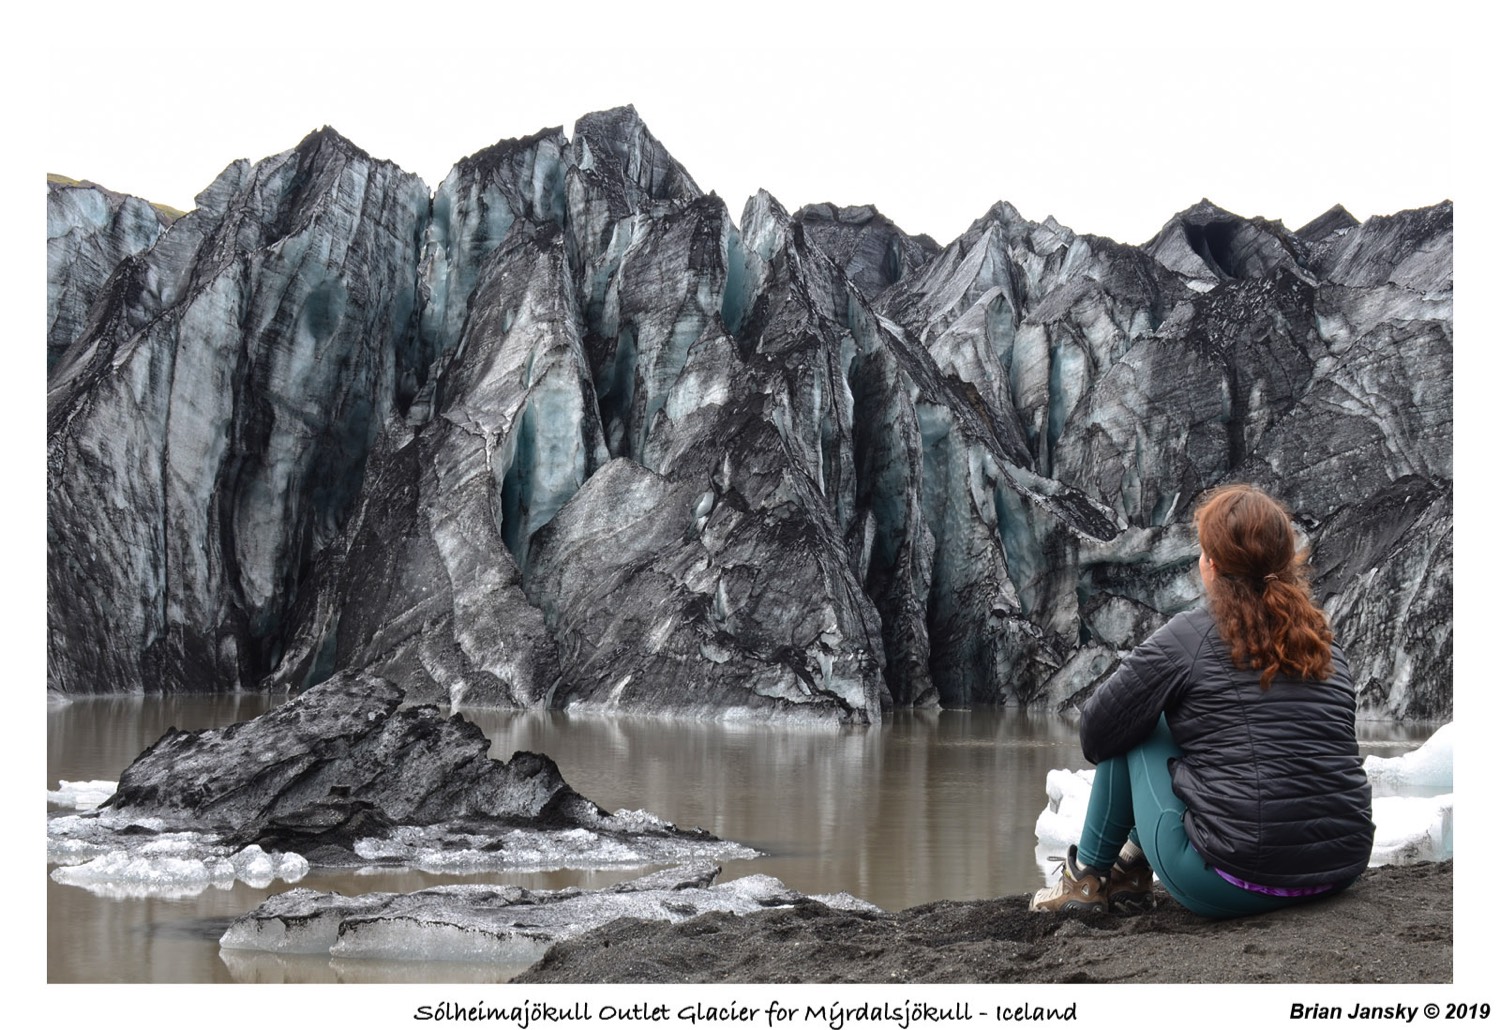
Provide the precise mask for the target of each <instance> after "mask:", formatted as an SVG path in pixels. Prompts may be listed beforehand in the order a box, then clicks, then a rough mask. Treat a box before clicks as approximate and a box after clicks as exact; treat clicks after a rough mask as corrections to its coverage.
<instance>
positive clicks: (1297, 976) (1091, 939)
mask: <svg viewBox="0 0 1500 1030" xmlns="http://www.w3.org/2000/svg"><path fill="white" fill-rule="evenodd" d="M1157 895H1158V905H1157V907H1156V908H1155V910H1153V911H1152V912H1149V913H1146V914H1144V915H1140V916H1134V917H1125V916H1118V915H1109V914H1105V915H1099V916H1088V917H1078V918H1067V917H1061V916H1056V915H1052V914H1048V913H1036V912H1030V911H1028V910H1027V899H1026V897H1024V896H1012V897H1004V898H995V899H989V900H981V901H940V902H936V903H934V904H931V905H919V906H916V907H913V908H909V909H906V910H904V911H901V912H896V913H881V914H872V913H864V912H851V911H840V910H835V909H832V908H829V907H828V906H826V905H824V904H821V903H820V902H817V901H812V900H808V901H804V902H801V903H798V904H796V905H793V906H791V907H784V908H774V909H768V910H767V911H764V912H758V913H754V914H752V915H748V916H735V915H728V914H725V913H719V912H712V913H707V914H705V915H702V916H698V917H696V918H693V919H690V920H687V921H685V922H681V923H671V924H668V923H659V922H647V921H643V920H639V919H621V920H617V921H615V922H613V923H610V924H608V925H607V926H604V927H601V928H599V929H596V930H593V931H591V932H589V933H586V934H584V935H582V936H580V937H577V938H575V939H572V940H569V941H565V942H562V943H559V944H556V945H554V946H553V947H552V948H550V949H549V950H548V952H547V953H546V955H545V956H543V958H542V959H541V960H540V961H538V962H537V963H536V964H535V965H534V966H532V967H531V968H530V969H528V970H526V971H525V972H524V973H523V974H521V975H520V976H518V977H516V979H515V980H514V981H513V982H515V983H643V984H644V983H650V984H665V983H683V984H688V983H1451V982H1452V981H1453V862H1452V860H1451V859H1450V860H1448V861H1444V862H1435V863H1434V862H1425V863H1419V864H1416V865H1408V866H1385V867H1381V868H1378V869H1372V870H1370V871H1369V872H1368V873H1366V874H1365V876H1364V877H1362V878H1361V879H1360V881H1359V882H1358V883H1356V884H1355V885H1354V886H1353V887H1351V888H1350V889H1349V890H1347V891H1345V892H1344V893H1343V894H1341V895H1338V896H1337V897H1333V898H1329V899H1326V900H1322V901H1316V902H1312V903H1309V904H1306V905H1302V906H1298V907H1294V908H1291V909H1288V910H1285V911H1282V912H1279V913H1273V914H1271V915H1263V916H1253V917H1249V918H1245V919H1236V920H1225V921H1217V922H1216V921H1213V920H1208V919H1203V918H1201V917H1199V916H1195V915H1193V914H1192V913H1191V912H1188V911H1187V910H1186V909H1184V908H1182V907H1181V906H1180V905H1177V904H1175V903H1174V902H1172V901H1171V900H1170V899H1168V898H1167V897H1166V895H1165V893H1164V892H1162V890H1161V888H1160V887H1159V886H1158V888H1157Z"/></svg>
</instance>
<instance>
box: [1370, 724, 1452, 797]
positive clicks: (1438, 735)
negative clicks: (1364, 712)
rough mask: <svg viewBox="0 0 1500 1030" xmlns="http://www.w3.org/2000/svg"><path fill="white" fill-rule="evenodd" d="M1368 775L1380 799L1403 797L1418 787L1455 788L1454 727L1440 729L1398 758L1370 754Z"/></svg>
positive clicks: (1449, 725) (1450, 725) (1441, 727)
mask: <svg viewBox="0 0 1500 1030" xmlns="http://www.w3.org/2000/svg"><path fill="white" fill-rule="evenodd" d="M1365 775H1366V776H1368V777H1369V778H1370V787H1371V788H1372V789H1373V790H1374V791H1375V795H1376V797H1381V796H1384V795H1389V794H1401V793H1405V792H1406V791H1407V790H1409V789H1411V788H1414V787H1450V788H1451V787H1452V786H1453V724H1452V723H1451V722H1450V723H1448V724H1446V725H1444V726H1440V727H1439V728H1438V729H1437V730H1436V731H1435V732H1434V733H1433V734H1432V736H1430V737H1428V738H1427V740H1426V742H1425V743H1423V745H1422V746H1421V747H1419V748H1417V749H1416V750H1415V751H1408V752H1407V753H1406V754H1404V755H1397V756H1396V757H1395V758H1381V757H1380V756H1379V755H1370V756H1369V757H1368V758H1366V759H1365Z"/></svg>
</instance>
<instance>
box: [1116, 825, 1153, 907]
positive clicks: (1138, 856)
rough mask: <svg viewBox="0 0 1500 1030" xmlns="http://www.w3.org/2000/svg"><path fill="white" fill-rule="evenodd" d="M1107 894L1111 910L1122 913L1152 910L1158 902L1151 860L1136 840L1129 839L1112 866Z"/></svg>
mask: <svg viewBox="0 0 1500 1030" xmlns="http://www.w3.org/2000/svg"><path fill="white" fill-rule="evenodd" d="M1104 893H1105V897H1106V898H1108V900H1109V910H1110V911H1111V912H1119V913H1121V914H1122V915H1135V914H1137V913H1140V912H1149V911H1150V910H1151V908H1152V907H1153V906H1154V905H1155V904H1156V897H1155V895H1153V894H1152V892H1151V863H1150V862H1148V861H1146V853H1145V852H1144V851H1142V850H1141V846H1140V845H1139V844H1137V843H1136V842H1135V841H1133V840H1127V841H1126V842H1125V846H1124V847H1123V848H1121V849H1120V857H1119V858H1117V859H1115V864H1114V865H1113V866H1111V867H1110V870H1109V881H1108V883H1107V884H1106V885H1105V891H1104Z"/></svg>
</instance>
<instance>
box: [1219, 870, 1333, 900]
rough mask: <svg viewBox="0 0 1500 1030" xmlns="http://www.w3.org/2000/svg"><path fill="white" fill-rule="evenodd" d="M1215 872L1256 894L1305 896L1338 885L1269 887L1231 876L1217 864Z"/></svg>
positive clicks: (1283, 896)
mask: <svg viewBox="0 0 1500 1030" xmlns="http://www.w3.org/2000/svg"><path fill="white" fill-rule="evenodd" d="M1214 872H1216V873H1218V874H1219V875H1220V876H1222V877H1223V878H1224V879H1226V880H1228V881H1229V882H1230V883H1232V884H1234V885H1235V886H1236V887H1243V888H1244V889H1245V890H1247V891H1254V892H1255V893H1256V894H1269V895H1271V896H1272V897H1274V898H1305V897H1308V896H1309V895H1313V894H1327V893H1328V892H1329V891H1331V890H1333V888H1334V887H1335V886H1337V885H1336V884H1332V883H1320V884H1318V885H1317V886H1316V887H1267V886H1266V885H1265V884H1263V883H1251V882H1250V881H1248V880H1241V879H1240V878H1239V877H1238V876H1230V875H1229V874H1228V873H1226V872H1225V871H1224V870H1222V869H1220V868H1218V867H1217V866H1215V867H1214Z"/></svg>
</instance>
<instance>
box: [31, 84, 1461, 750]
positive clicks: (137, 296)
mask: <svg viewBox="0 0 1500 1030" xmlns="http://www.w3.org/2000/svg"><path fill="white" fill-rule="evenodd" d="M150 210H151V209H149V208H144V209H143V208H142V207H141V206H140V205H139V204H138V203H135V204H132V203H130V202H129V201H122V200H120V199H118V198H117V197H114V196H112V195H110V194H108V193H107V191H103V190H102V189H100V188H98V187H93V186H90V185H87V184H68V183H63V182H52V183H49V230H48V232H49V315H50V319H49V340H48V348H49V375H48V384H47V390H48V407H47V420H48V430H47V432H48V445H47V446H48V457H47V469H48V472H47V492H48V514H49V518H48V565H47V578H48V593H47V606H48V638H47V653H48V684H47V687H48V691H49V694H51V695H55V696H78V695H86V694H95V693H114V692H136V693H143V692H159V691H160V692H171V691H189V690H214V691H232V690H276V691H289V692H297V691H302V690H305V689H307V688H309V687H312V686H314V685H317V684H319V683H322V682H324V681H326V680H328V679H329V678H330V677H332V676H334V675H335V674H339V673H352V674H360V673H363V674H368V675H371V676H374V677H377V678H381V679H386V680H389V681H392V682H395V683H397V684H399V685H400V686H401V687H402V689H404V690H405V691H407V692H408V696H409V699H410V700H411V701H412V702H426V703H436V704H442V705H447V706H451V707H454V708H463V707H471V708H473V707H498V708H533V707H558V708H563V707H576V708H581V709H595V710H601V711H633V712H647V713H658V714H675V715H685V716H691V717H698V718H715V719H718V718H762V717H774V718H780V719H794V720H807V721H812V722H832V723H863V724H873V723H878V722H880V721H881V719H882V718H883V716H884V713H886V712H888V711H890V710H891V709H892V708H893V707H929V706H942V707H948V708H963V707H969V706H973V705H1000V704H1006V705H1027V706H1045V707H1047V708H1049V709H1052V710H1067V709H1070V708H1072V707H1074V706H1076V705H1077V704H1078V703H1079V701H1080V700H1081V699H1083V698H1084V697H1086V696H1087V695H1088V693H1089V692H1090V691H1091V690H1092V689H1093V687H1094V686H1095V685H1097V684H1098V683H1099V682H1101V681H1102V679H1103V678H1104V677H1106V676H1107V675H1108V674H1109V672H1110V671H1111V670H1112V669H1113V667H1114V666H1115V664H1116V663H1117V662H1118V656H1119V652H1120V651H1121V650H1123V649H1126V648H1128V647H1130V646H1131V645H1132V644H1133V643H1134V642H1136V641H1138V640H1139V639H1141V638H1142V637H1143V636H1145V635H1146V634H1148V633H1149V632H1150V631H1151V630H1153V629H1154V628H1156V627H1157V626H1159V625H1160V624H1162V623H1163V622H1164V621H1165V620H1166V619H1167V618H1169V617H1170V616H1171V615H1172V614H1174V613H1176V612H1177V611H1180V610H1182V609H1183V608H1185V607H1188V606H1190V605H1192V604H1195V603H1197V601H1198V600H1199V597H1198V590H1199V588H1198V585H1197V582H1196V580H1195V578H1194V571H1193V570H1194V559H1195V557H1196V554H1195V550H1194V540H1193V534H1192V525H1191V511H1192V506H1193V503H1194V499H1195V498H1196V497H1197V496H1198V495H1199V494H1200V493H1201V492H1202V491H1204V490H1205V489H1208V488H1210V487H1212V486H1214V485H1215V484H1218V483H1221V482H1225V481H1229V480H1250V481H1254V482H1257V483H1259V484H1261V485H1263V486H1265V487H1266V488H1268V489H1270V490H1271V491H1272V492H1273V493H1276V494H1278V495H1280V496H1282V497H1284V498H1285V499H1286V500H1287V502H1288V503H1289V505H1290V506H1291V508H1292V510H1293V513H1294V516H1295V518H1296V521H1297V524H1298V526H1299V528H1300V529H1301V530H1302V532H1303V533H1304V535H1305V538H1306V542H1307V544H1308V546H1309V547H1310V549H1311V551H1312V555H1313V567H1314V569H1315V570H1316V573H1317V576H1318V579H1317V581H1316V582H1315V584H1314V586H1315V590H1316V592H1317V594H1318V596H1319V597H1320V598H1321V599H1323V601H1324V603H1325V605H1326V607H1327V610H1328V612H1329V615H1330V617H1331V619H1332V620H1333V623H1334V625H1335V628H1336V630H1337V632H1338V633H1339V635H1340V637H1341V638H1342V639H1343V640H1344V641H1345V642H1346V644H1347V648H1346V649H1347V651H1348V653H1349V655H1350V659H1351V663H1352V666H1353V672H1354V677H1355V680H1356V683H1357V685H1358V687H1359V690H1360V706H1361V710H1362V712H1363V713H1364V714H1366V715H1368V716H1372V717H1387V718H1399V719H1424V720H1425V719H1439V720H1440V719H1445V718H1448V717H1450V716H1451V713H1452V630H1451V621H1452V618H1451V616H1452V519H1453V516H1452V511H1453V484H1452V446H1453V442H1452V437H1453V420H1452V232H1453V211H1452V205H1451V204H1450V203H1446V202H1445V203H1443V204H1439V205H1435V206H1433V207H1430V208H1425V209H1420V210H1414V211H1404V212H1397V213H1394V214H1391V215H1382V216H1376V217H1372V218H1370V219H1368V220H1366V221H1364V222H1360V221H1358V220H1356V219H1354V218H1352V216H1350V215H1349V214H1348V212H1346V211H1344V210H1343V209H1342V208H1338V207H1335V208H1333V209H1331V210H1330V211H1329V212H1328V213H1327V214H1326V215H1324V216H1322V217H1320V218H1318V219H1316V220H1314V221H1313V222H1312V223H1309V224H1308V225H1306V226H1303V227H1301V228H1300V229H1296V230H1292V229H1289V228H1287V227H1286V226H1284V225H1282V224H1281V223H1280V222H1276V221H1272V220H1268V219H1265V218H1261V217H1248V218H1247V217H1242V216H1240V215H1236V214H1234V213H1231V212H1229V211H1226V210H1223V209H1221V208H1219V207H1217V206H1216V205H1214V204H1212V203H1211V202H1209V201H1207V200H1204V201H1201V202H1199V203H1197V204H1195V205H1193V206H1192V207H1190V208H1188V209H1186V210H1184V211H1182V212H1180V213H1178V214H1176V215H1173V216H1171V218H1170V219H1169V220H1168V221H1167V222H1166V223H1165V224H1164V226H1163V228H1162V229H1161V231H1160V232H1159V233H1158V234H1157V236H1155V237H1154V238H1153V239H1152V240H1150V241H1148V242H1147V243H1145V244H1143V245H1140V246H1130V245H1125V244H1121V243H1118V242H1115V241H1113V240H1109V239H1106V238H1103V237H1097V236H1090V235H1087V234H1081V233H1076V232H1074V231H1073V230H1071V229H1069V228H1067V227H1065V226H1062V225H1060V224H1058V223H1057V222H1056V221H1055V220H1054V219H1050V218H1049V219H1046V220H1044V221H1042V222H1033V221H1029V220H1027V219H1026V218H1024V217H1023V216H1022V215H1021V214H1020V212H1019V211H1017V210H1016V209H1015V208H1014V207H1013V206H1011V205H1010V204H1007V203H1005V202H1003V201H1002V202H999V203H997V204H995V205H994V206H993V207H992V208H991V209H990V210H989V211H988V212H986V213H984V214H983V215H982V216H981V217H980V218H978V219H976V221H975V222H974V223H973V224H972V225H971V226H970V228H969V229H968V230H967V231H965V232H964V233H963V234H961V235H960V236H959V237H958V238H957V239H955V240H953V241H951V242H949V243H948V244H946V245H940V244H939V243H937V242H936V241H933V240H931V239H930V238H927V237H924V236H920V235H919V236H912V235H909V234H907V233H906V232H904V231H902V229H901V228H899V227H897V226H896V225H894V224H893V223H892V222H891V221H890V220H889V219H887V218H885V217H884V216H882V215H881V214H880V213H879V211H878V210H877V209H876V208H875V207H874V206H873V205H868V204H865V205H851V206H839V205H835V204H831V203H824V204H815V205H810V206H808V207H805V208H803V209H801V210H798V211H795V212H789V211H787V210H786V209H785V208H783V207H782V205H781V204H780V203H779V202H778V201H777V200H776V198H774V197H772V196H771V195H770V194H768V193H765V192H761V193H759V194H757V195H756V196H754V197H751V198H749V199H748V201H747V202H746V203H745V205H744V207H743V209H742V211H741V212H740V213H739V217H738V219H737V220H736V219H735V218H733V217H732V216H731V213H730V211H729V210H728V208H727V207H726V205H725V202H724V200H723V199H722V198H720V197H719V196H718V195H717V194H715V193H713V192H705V191H704V189H703V188H702V187H700V186H699V185H698V183H696V182H695V181H694V180H693V178H692V176H691V175H690V174H689V173H688V172H687V170H686V169H684V168H683V167H682V166H681V165H680V164H678V162H677V161H676V160H675V159H674V158H673V157H672V156H671V154H670V153H669V152H668V151H667V149H666V148H665V146H663V144H662V143H661V142H660V141H659V140H657V139H656V137H655V136H653V135H652V134H651V132H650V131H649V129H648V128H647V127H646V125H645V123H644V121H643V120H642V119H641V117H640V115H639V114H638V113H637V112H636V111H635V110H634V109H633V108H631V107H628V106H627V107H622V108H616V109H613V110H608V111H599V112H594V113H591V114H588V115H585V116H584V117H582V118H580V119H579V120H578V121H577V123H576V124H575V126H574V128H573V132H572V134H571V136H570V135H569V134H567V133H565V132H564V131H563V130H562V129H561V128H551V129H544V130H542V131H540V132H536V133H533V134H532V135H529V136H523V137H519V138H516V139H510V140H504V141H501V142H499V143H497V144H495V145H494V146H492V147H490V148H487V149H485V150H483V151H480V152H479V153H476V154H474V155H472V156H470V157H467V158H464V159H463V160H461V161H459V162H458V163H457V164H456V165H455V166H454V167H453V169H452V171H451V172H450V173H449V175H448V176H447V177H446V178H445V179H444V181H443V182H442V183H441V184H439V186H438V187H437V189H436V190H435V191H432V190H429V188H428V187H427V186H426V184H425V183H423V182H422V181H421V180H419V179H418V178H416V177H415V176H412V175H410V174H408V173H405V172H403V171H402V170H401V169H399V168H397V167H396V166H394V165H392V164H391V163H389V162H386V161H380V160H377V159H375V158H373V157H371V156H370V155H369V154H367V153H365V152H364V151H362V150H360V149H359V148H358V147H357V146H355V145H354V144H353V143H352V142H350V141H349V140H347V139H345V138H343V137H342V136H340V135H339V134H338V133H336V132H335V131H333V130H332V129H330V128H326V127H325V128H323V129H320V130H318V131H317V132H314V133H312V134H311V135H309V136H308V137H307V138H306V139H304V140H303V141H302V142H301V143H299V144H298V145H297V146H296V147H295V148H293V149H291V150H288V151H286V152H284V153H282V154H278V155H274V156H272V157H269V158H266V159H264V160H262V161H259V162H256V163H251V162H249V161H243V160H242V161H236V162H234V163H232V164H231V165H229V166H228V167H227V168H226V169H225V170H224V172H223V173H222V174H221V175H220V176H219V178H218V179H216V180H215V181H214V182H213V183H212V184H210V185H209V186H208V188H207V189H205V190H204V192H203V193H202V194H200V195H199V197H198V198H197V205H196V207H195V209H194V210H193V211H191V212H189V213H187V214H185V215H182V216H181V217H177V218H175V219H172V220H170V221H169V222H168V221H165V220H164V219H163V218H158V217H157V216H156V215H154V214H149V213H148V212H149V211H150ZM53 240H56V241H57V243H56V246H55V247H54V246H53V244H52V243H51V241H53ZM112 262H113V265H112V267H109V266H111V263H112ZM106 269H107V270H106Z"/></svg>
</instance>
